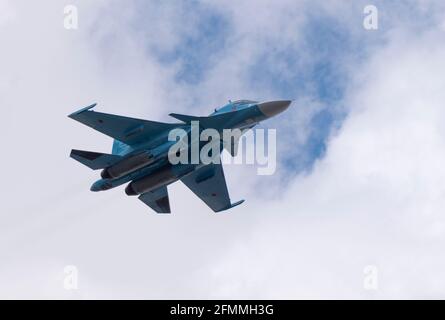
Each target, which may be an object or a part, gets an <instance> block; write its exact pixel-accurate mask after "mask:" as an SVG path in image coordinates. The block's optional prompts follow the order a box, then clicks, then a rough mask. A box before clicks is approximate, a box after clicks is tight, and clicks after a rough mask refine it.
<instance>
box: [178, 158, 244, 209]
mask: <svg viewBox="0 0 445 320" xmlns="http://www.w3.org/2000/svg"><path fill="white" fill-rule="evenodd" d="M181 181H182V182H183V183H184V184H185V185H186V186H187V187H189V188H190V190H192V191H193V193H194V194H196V195H197V196H198V197H199V198H200V199H201V200H202V201H204V202H205V203H206V204H207V205H208V206H209V207H210V208H211V209H212V210H213V211H215V212H220V211H224V210H227V209H230V208H233V207H235V206H237V205H239V204H241V203H243V202H244V200H241V201H238V202H236V203H234V204H232V203H231V202H230V197H229V192H228V191H227V185H226V179H225V177H224V171H223V167H222V165H221V164H220V163H219V164H208V165H206V166H204V167H202V168H200V169H198V170H196V171H194V172H192V173H191V174H189V175H187V176H185V177H183V178H182V179H181Z"/></svg>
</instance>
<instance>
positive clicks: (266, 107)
mask: <svg viewBox="0 0 445 320" xmlns="http://www.w3.org/2000/svg"><path fill="white" fill-rule="evenodd" d="M291 103H292V101H291V100H278V101H269V102H263V103H259V104H258V108H259V109H260V111H261V113H262V114H264V115H265V116H266V117H268V118H270V117H273V116H276V115H277V114H279V113H281V112H283V111H284V110H286V109H287V108H288V107H289V106H290V104H291Z"/></svg>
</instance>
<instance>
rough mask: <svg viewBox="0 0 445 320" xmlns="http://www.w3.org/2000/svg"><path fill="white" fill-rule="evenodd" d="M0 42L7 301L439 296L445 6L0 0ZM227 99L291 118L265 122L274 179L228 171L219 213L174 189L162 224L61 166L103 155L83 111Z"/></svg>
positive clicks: (0, 267)
mask: <svg viewBox="0 0 445 320" xmlns="http://www.w3.org/2000/svg"><path fill="white" fill-rule="evenodd" d="M66 5H75V6H76V7H77V9H78V29H75V30H67V29H65V28H64V18H65V15H64V7H65V6H66ZM367 5H374V6H376V8H377V9H378V17H379V23H378V29H377V30H366V29H365V28H364V27H363V19H364V18H365V14H364V12H363V10H364V8H365V6H367ZM0 39H1V40H2V47H1V50H0V70H1V72H0V105H1V110H2V113H3V117H2V119H3V122H2V126H0V134H1V136H2V137H3V140H2V147H3V152H2V157H1V160H0V161H1V162H0V163H1V168H3V169H5V171H4V172H3V182H2V184H1V185H0V188H1V194H2V201H1V202H0V297H1V298H41V299H50V298H58V299H98V298H103V299H117V298H123V299H130V298H136V299H146V298H152V299H153V298H156V299H163V298H170V299H173V298H184V299H208V298H215V299H224V298H251V299H276V298H278V299H325V298H328V299H331V298H336V299H347V298H352V299H376V298H382V299H395V298H402V299H409V298H445V256H444V253H443V248H444V246H445V217H444V213H443V211H444V210H443V208H445V185H444V183H443V181H445V169H444V167H443V163H445V143H444V142H445V140H444V138H445V130H444V126H443V124H442V121H441V120H442V119H443V118H444V116H445V114H444V113H445V108H444V103H443V101H445V90H444V88H445V78H444V77H443V74H444V72H445V59H444V57H445V41H444V40H445V4H444V3H443V2H442V1H439V0H437V1H428V0H407V1H403V2H400V1H368V0H366V1H348V0H343V1H340V0H333V1H329V2H327V1H294V0H292V1H291V0H289V1H288V0H279V1H269V0H255V1H254V0H250V1H239V0H237V1H232V0H225V1H214V0H212V1H206V0H202V1H186V0H184V1H136V0H134V1H133V0H132V1H94V2H93V1H82V0H78V1H74V0H73V1H70V2H67V3H63V1H62V2H61V1H55V0H54V1H51V0H45V1H39V3H34V2H30V1H21V0H19V1H16V0H15V1H8V0H0ZM236 99H253V100H258V101H267V100H278V99H292V100H293V104H292V105H291V107H290V108H289V109H288V110H287V111H286V112H285V113H283V114H281V115H279V116H277V117H276V118H274V119H271V120H270V121H267V122H265V123H264V124H262V125H261V127H262V128H273V129H276V130H277V170H276V173H275V174H274V175H271V176H260V175H257V174H256V172H257V170H256V167H255V166H253V165H242V166H239V165H238V166H236V165H232V166H230V165H229V166H226V167H225V168H224V169H225V176H226V179H227V184H228V187H229V192H230V195H231V198H232V200H234V201H236V200H238V199H246V202H245V203H244V204H242V205H241V206H238V207H236V208H234V209H232V210H230V211H228V212H226V213H223V214H215V213H213V212H212V211H211V210H210V209H209V208H208V207H206V205H205V204H204V203H203V202H201V201H200V200H199V199H198V198H196V197H195V196H194V195H193V194H192V193H191V192H190V190H188V189H187V188H186V187H185V186H184V185H182V184H180V183H179V182H178V183H175V184H173V185H171V186H170V187H169V192H170V202H171V207H172V211H173V214H171V215H168V216H165V215H156V214H154V213H153V212H152V211H151V210H150V209H149V208H148V207H146V206H145V205H144V204H143V203H141V202H140V201H137V200H136V199H129V198H128V197H126V195H125V194H124V192H123V188H117V189H113V190H110V191H107V192H103V193H92V192H90V191H89V187H90V185H91V184H92V183H93V182H94V181H95V180H96V179H98V172H94V171H91V170H89V169H88V168H86V167H84V166H82V165H81V164H79V163H77V162H75V161H74V160H72V159H70V158H69V152H70V150H71V149H72V148H75V149H84V150H94V151H98V152H111V144H112V142H111V139H110V138H108V137H106V136H104V135H101V134H99V133H98V132H94V131H93V130H91V129H89V128H87V127H85V126H82V125H80V124H78V123H76V122H74V121H72V120H71V119H69V118H68V117H67V115H68V114H70V113H71V112H73V111H75V110H77V109H80V108H81V107H83V106H87V105H90V104H92V103H94V102H97V103H98V106H97V107H96V109H97V110H99V111H103V112H107V113H115V114H121V115H126V116H131V117H137V118H145V119H151V120H157V121H165V122H169V121H172V119H169V117H168V114H169V113H171V112H176V113H186V114H196V115H207V114H209V113H210V112H211V111H213V109H214V108H216V107H219V106H222V105H224V104H226V103H227V101H228V100H236ZM66 266H75V267H76V269H77V271H78V272H77V276H78V287H77V289H75V290H67V289H65V288H64V282H65V280H66V277H67V274H66V273H65V271H64V268H65V267H66ZM370 269H371V270H373V272H372V279H373V281H374V282H373V283H374V284H376V283H378V285H377V286H374V287H372V288H369V287H367V286H366V283H367V281H368V280H369V276H370V274H369V272H368V271H369V270H370Z"/></svg>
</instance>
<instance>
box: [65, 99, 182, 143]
mask: <svg viewBox="0 0 445 320" xmlns="http://www.w3.org/2000/svg"><path fill="white" fill-rule="evenodd" d="M95 106H96V104H93V105H91V106H88V107H86V108H83V109H81V110H79V111H76V112H74V113H72V114H70V115H69V117H70V118H72V119H74V120H77V121H79V122H81V123H83V124H85V125H87V126H89V127H91V128H93V129H95V130H97V131H99V132H102V133H103V134H106V135H107V136H110V137H112V138H114V139H116V140H119V141H121V142H123V143H125V144H128V145H134V144H137V143H140V142H143V141H146V140H148V139H149V138H151V137H153V136H155V135H158V134H159V133H161V132H163V131H167V130H170V129H173V128H175V127H177V124H173V123H162V122H155V121H149V120H142V119H135V118H128V117H123V116H118V115H114V114H108V113H101V112H96V111H92V110H91V109H92V108H94V107H95Z"/></svg>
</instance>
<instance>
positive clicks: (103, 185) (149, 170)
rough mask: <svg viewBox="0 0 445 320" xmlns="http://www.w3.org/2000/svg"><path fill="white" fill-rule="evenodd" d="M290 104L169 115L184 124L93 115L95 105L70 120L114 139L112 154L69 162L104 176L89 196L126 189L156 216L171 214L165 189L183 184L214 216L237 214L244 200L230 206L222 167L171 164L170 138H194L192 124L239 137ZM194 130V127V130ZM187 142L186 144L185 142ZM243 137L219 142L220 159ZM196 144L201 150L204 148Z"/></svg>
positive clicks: (81, 155)
mask: <svg viewBox="0 0 445 320" xmlns="http://www.w3.org/2000/svg"><path fill="white" fill-rule="evenodd" d="M290 104H291V101H289V100H280V101H269V102H261V103H260V102H257V101H251V100H239V101H234V102H231V101H229V103H228V104H226V105H225V106H223V107H221V108H219V109H215V111H214V112H213V113H211V114H210V115H209V116H189V115H183V114H176V113H171V114H170V116H172V117H173V118H175V119H177V120H179V121H181V122H180V123H162V122H155V121H149V120H142V119H135V118H129V117H124V116H118V115H113V114H107V113H101V112H96V111H93V110H92V109H93V108H94V107H95V106H96V104H93V105H90V106H88V107H85V108H83V109H81V110H79V111H76V112H74V113H72V114H70V115H69V116H68V117H70V118H72V119H74V120H76V121H79V122H81V123H83V124H85V125H87V126H89V127H91V128H93V129H95V130H97V131H99V132H101V133H103V134H105V135H108V136H110V137H111V138H113V139H114V142H113V147H112V152H111V154H106V153H99V152H91V151H83V150H75V149H73V150H71V154H70V157H71V158H73V159H75V160H77V161H79V162H80V163H82V164H84V165H85V166H87V167H89V168H91V169H93V170H100V169H101V170H102V171H101V179H99V180H98V181H96V182H95V183H94V184H93V185H92V186H91V191H95V192H97V191H103V190H108V189H111V188H115V187H117V186H120V185H123V184H126V183H128V185H127V187H126V189H125V193H126V194H127V195H129V196H138V198H139V199H140V200H141V201H142V202H144V203H145V204H146V205H148V206H150V207H151V208H152V209H153V210H154V211H155V212H157V213H171V210H170V201H169V197H168V190H167V186H168V185H169V184H171V183H173V182H176V181H177V180H181V181H182V182H183V183H184V184H185V185H186V186H187V187H188V188H190V189H191V191H192V192H193V193H194V194H195V195H197V196H198V197H199V198H200V199H201V200H202V201H204V202H205V203H206V204H207V206H209V207H210V208H211V209H212V210H213V211H214V212H221V211H224V210H227V209H230V208H233V207H235V206H237V205H239V204H241V203H243V202H244V200H241V201H237V202H235V203H232V202H231V201H230V197H229V192H228V190H227V185H226V181H225V177H224V171H223V167H222V164H221V161H214V162H211V163H204V162H203V161H200V160H199V159H198V161H190V162H187V163H176V164H173V163H172V161H170V157H169V155H171V150H172V146H173V145H175V144H176V143H178V141H177V140H178V139H175V141H171V139H169V138H170V137H169V133H171V132H172V130H175V129H181V130H183V131H184V132H186V135H187V137H189V136H190V135H191V130H192V129H193V128H192V129H191V127H192V124H198V130H199V131H200V132H202V130H205V129H214V130H216V131H217V132H222V131H223V130H228V129H239V130H240V131H241V133H244V132H245V131H247V130H249V129H251V128H253V127H254V126H256V125H257V124H259V123H260V122H261V121H263V120H266V119H269V118H271V117H273V116H275V115H277V114H279V113H281V112H283V111H284V110H286V109H287V108H288V107H289V105H290ZM195 127H196V125H195ZM183 141H184V140H183ZM185 141H188V144H187V145H186V148H183V149H187V150H185V151H184V150H180V152H182V151H184V152H188V156H187V159H190V153H191V151H190V150H191V149H192V148H193V147H192V145H191V144H193V143H194V142H193V139H187V140H185ZM238 141H239V136H238V137H234V138H231V139H230V141H223V139H222V140H220V141H217V142H216V143H218V145H219V147H218V150H219V154H215V155H214V157H213V159H215V158H216V159H217V160H219V159H220V158H218V157H220V156H221V154H220V152H222V150H223V149H224V148H225V149H227V150H228V151H229V152H230V153H231V155H232V156H235V155H236V153H237V149H238ZM202 147H203V146H202V143H199V142H198V150H199V149H200V148H202Z"/></svg>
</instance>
